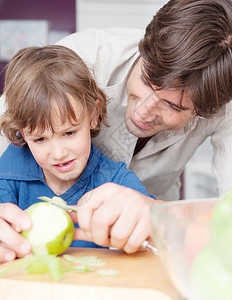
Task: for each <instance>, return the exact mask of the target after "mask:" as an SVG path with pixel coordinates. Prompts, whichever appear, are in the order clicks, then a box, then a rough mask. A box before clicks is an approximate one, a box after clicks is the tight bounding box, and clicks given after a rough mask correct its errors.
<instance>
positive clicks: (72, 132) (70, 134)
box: [65, 130, 76, 136]
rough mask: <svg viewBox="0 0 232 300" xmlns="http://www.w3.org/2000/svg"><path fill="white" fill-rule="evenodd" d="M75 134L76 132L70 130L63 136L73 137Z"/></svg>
mask: <svg viewBox="0 0 232 300" xmlns="http://www.w3.org/2000/svg"><path fill="white" fill-rule="evenodd" d="M75 133H76V130H72V131H67V132H65V135H66V136H72V135H74V134H75Z"/></svg>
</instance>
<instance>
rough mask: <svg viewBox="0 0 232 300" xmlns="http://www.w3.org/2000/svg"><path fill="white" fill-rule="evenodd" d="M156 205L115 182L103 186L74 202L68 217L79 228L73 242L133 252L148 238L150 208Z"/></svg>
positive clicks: (150, 225) (149, 233)
mask: <svg viewBox="0 0 232 300" xmlns="http://www.w3.org/2000/svg"><path fill="white" fill-rule="evenodd" d="M158 202H161V201H158V200H155V199H152V198H150V197H148V196H145V195H143V194H141V193H139V192H137V191H134V190H132V189H130V188H127V187H124V186H121V185H118V184H115V183H106V184H103V185H101V186H100V187H98V188H96V189H94V190H92V191H90V192H88V193H86V194H85V195H84V196H83V197H82V198H81V199H80V200H79V201H78V206H77V210H78V212H77V215H76V214H73V213H72V214H71V216H72V218H73V220H74V221H75V222H78V223H79V226H80V228H79V229H77V230H76V234H75V239H83V240H88V241H93V242H95V243H96V244H99V245H102V246H106V247H115V248H118V249H124V251H125V252H127V253H133V252H135V251H137V250H138V249H139V248H140V246H141V245H142V243H143V242H144V241H145V240H147V239H148V240H149V239H151V238H152V224H151V215H150V208H151V205H153V204H155V203H158Z"/></svg>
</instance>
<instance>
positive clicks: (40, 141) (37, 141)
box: [34, 137, 45, 143]
mask: <svg viewBox="0 0 232 300" xmlns="http://www.w3.org/2000/svg"><path fill="white" fill-rule="evenodd" d="M44 141H45V137H40V138H37V139H35V140H34V142H35V143H43V142H44Z"/></svg>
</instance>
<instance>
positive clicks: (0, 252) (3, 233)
mask: <svg viewBox="0 0 232 300" xmlns="http://www.w3.org/2000/svg"><path fill="white" fill-rule="evenodd" d="M0 240H1V246H0V248H1V249H0V261H9V260H11V258H12V259H14V258H15V257H16V256H17V257H23V256H25V255H27V254H29V253H30V252H31V246H30V244H29V243H28V242H27V241H26V240H25V239H24V238H23V236H22V235H21V234H20V233H18V232H17V231H15V230H14V229H13V228H12V227H11V226H10V225H9V224H8V223H7V222H5V220H3V219H0ZM3 245H4V246H3Z"/></svg>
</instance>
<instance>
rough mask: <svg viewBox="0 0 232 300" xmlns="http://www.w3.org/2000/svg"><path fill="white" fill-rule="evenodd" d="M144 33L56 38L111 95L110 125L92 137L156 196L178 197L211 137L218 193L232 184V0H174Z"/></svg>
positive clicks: (91, 33)
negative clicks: (195, 158) (186, 171)
mask: <svg viewBox="0 0 232 300" xmlns="http://www.w3.org/2000/svg"><path fill="white" fill-rule="evenodd" d="M142 36H143V32H141V31H139V30H131V29H119V28H115V29H108V30H104V31H102V30H97V29H90V30H85V31H83V32H80V33H76V34H72V35H70V36H68V37H66V38H64V39H63V40H61V41H60V42H59V43H58V44H61V45H64V46H67V47H70V48H71V49H73V50H74V51H76V52H77V53H78V54H79V55H80V56H81V57H82V58H83V59H84V60H85V62H86V63H87V64H88V65H89V67H90V68H91V69H93V72H94V74H95V77H96V79H97V81H98V84H99V85H100V87H101V88H103V89H104V91H105V93H106V95H107V97H108V101H109V102H108V106H107V114H108V122H109V125H110V127H105V128H103V130H102V132H101V134H100V136H99V137H97V138H96V139H95V141H94V142H95V144H96V145H97V147H99V148H100V150H101V151H103V152H104V153H105V154H106V155H108V156H109V157H110V158H112V159H114V160H116V161H120V160H122V161H125V162H126V163H127V166H128V167H129V168H130V169H131V170H133V171H134V172H135V173H136V174H137V175H138V176H139V177H140V179H141V180H142V182H143V184H144V185H145V186H146V188H147V189H148V191H149V192H150V193H152V194H154V195H156V196H157V198H158V199H164V200H173V199H179V197H180V195H179V190H180V174H181V173H182V171H183V170H184V167H185V165H186V163H187V162H188V161H189V159H190V158H191V157H192V155H193V153H194V152H195V151H196V149H197V148H198V147H199V146H200V145H201V144H202V143H203V142H204V141H205V139H206V138H207V137H209V136H210V137H211V142H212V144H213V148H214V157H213V164H212V166H213V171H214V174H215V176H216V179H217V182H218V187H216V188H217V189H218V192H219V194H220V195H221V194H222V193H224V192H226V191H227V190H228V189H229V188H230V187H232V171H231V170H232V156H231V150H230V149H231V146H232V142H231V141H232V130H231V128H232V103H230V99H231V96H232V2H231V0H222V1H220V0H198V1H193V0H187V1H186V0H182V1H181V0H171V1H169V2H168V3H167V4H166V5H165V6H164V7H163V8H161V9H160V11H159V12H158V13H157V14H156V16H155V17H154V19H153V20H152V22H151V23H150V24H149V26H148V27H147V29H146V34H145V37H144V38H143V39H142ZM141 39H142V40H141ZM140 40H141V41H140Z"/></svg>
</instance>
